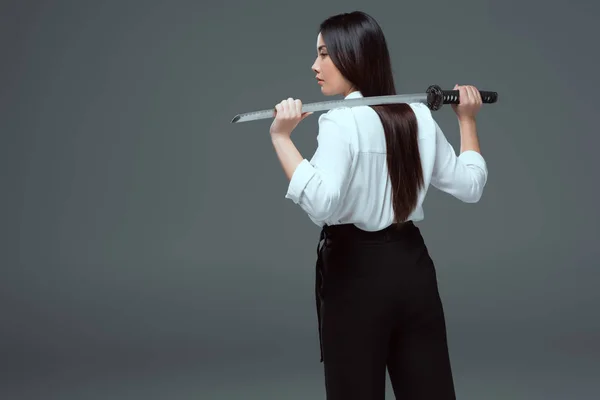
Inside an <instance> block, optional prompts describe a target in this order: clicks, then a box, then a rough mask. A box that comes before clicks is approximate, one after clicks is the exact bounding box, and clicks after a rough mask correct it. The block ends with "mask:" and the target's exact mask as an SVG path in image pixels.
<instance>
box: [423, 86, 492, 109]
mask: <svg viewBox="0 0 600 400" xmlns="http://www.w3.org/2000/svg"><path fill="white" fill-rule="evenodd" d="M426 93H427V107H429V109H430V110H433V111H436V110H439V109H440V108H442V105H444V104H460V92H459V91H458V90H442V88H440V87H439V86H438V85H431V86H429V87H428V88H427V92H426ZM479 94H480V95H481V100H482V102H483V103H484V104H491V103H495V102H497V101H498V93H496V92H489V91H484V90H480V91H479Z"/></svg>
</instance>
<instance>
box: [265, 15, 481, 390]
mask: <svg viewBox="0 0 600 400" xmlns="http://www.w3.org/2000/svg"><path fill="white" fill-rule="evenodd" d="M317 53H318V54H317V59H316V61H315V63H314V64H313V66H312V69H313V71H314V72H315V74H316V78H317V79H318V83H319V85H321V91H322V92H323V94H324V95H326V96H332V95H343V96H344V98H346V99H350V98H357V97H362V96H382V95H392V94H396V91H395V88H394V80H393V77H392V69H391V65H390V57H389V54H388V49H387V44H386V40H385V38H384V35H383V33H382V31H381V29H380V27H379V25H378V24H377V22H376V21H375V20H374V19H373V18H372V17H370V16H369V15H367V14H365V13H362V12H352V13H344V14H340V15H335V16H332V17H330V18H328V19H327V20H325V21H324V22H323V23H322V24H321V25H320V29H319V34H318V37H317ZM455 89H457V90H459V91H460V104H459V105H453V109H454V111H455V112H456V114H457V116H458V121H459V125H460V131H461V151H460V155H459V156H457V155H456V153H455V152H454V149H453V147H452V146H451V145H450V144H449V143H448V141H447V140H446V138H445V136H444V134H443V132H442V131H441V129H440V127H439V126H438V124H437V123H436V122H435V120H434V119H433V117H432V115H431V112H430V110H429V109H428V108H427V107H426V106H425V105H423V104H420V103H415V104H394V105H383V106H372V107H369V106H361V107H352V108H349V107H345V108H338V109H334V110H330V111H329V112H327V113H325V114H322V115H321V116H320V117H319V133H318V137H317V141H318V147H317V150H316V152H315V154H314V156H313V157H312V159H311V160H310V161H308V160H306V159H304V158H303V156H302V155H301V154H300V153H299V152H298V150H297V149H296V147H295V146H294V144H293V143H292V141H291V139H290V134H291V132H292V130H293V129H294V128H295V127H296V126H297V125H298V123H299V122H300V121H301V120H303V119H304V118H306V117H307V116H308V115H310V114H311V113H302V112H301V108H302V103H301V102H300V100H295V99H292V98H289V99H287V100H283V101H282V102H281V103H279V104H277V105H276V106H275V108H276V115H275V119H274V121H273V123H272V125H271V129H270V133H271V138H272V143H273V146H274V148H275V150H276V152H277V155H278V158H279V160H280V162H281V164H282V166H283V169H284V171H285V173H286V175H287V177H288V179H289V180H290V182H289V187H288V191H287V194H286V198H289V199H291V200H292V201H294V202H295V203H296V204H298V205H299V206H300V207H301V208H302V209H303V210H304V211H305V212H306V213H307V214H308V216H309V217H310V219H311V220H312V221H313V222H314V223H315V224H317V225H318V226H320V227H322V231H321V240H320V241H319V246H317V249H318V250H317V253H318V260H317V282H316V294H317V314H318V322H319V340H320V343H321V361H322V362H323V363H324V372H325V386H326V392H327V399H328V400H337V399H344V400H350V399H364V400H366V399H369V400H376V399H383V398H384V395H385V379H386V367H387V369H388V372H389V375H390V380H391V383H392V387H393V390H394V393H395V396H396V397H397V398H398V399H407V400H408V399H410V400H415V399H426V400H444V399H455V391H454V383H453V378H452V371H451V367H450V360H449V353H448V345H447V339H446V327H445V320H444V312H443V308H442V304H441V301H440V297H439V293H438V286H437V280H436V272H435V267H434V264H433V262H432V260H431V258H430V256H429V254H428V251H427V247H426V245H425V243H424V240H423V238H422V236H421V233H420V231H419V229H418V228H417V227H416V226H415V225H414V221H420V220H422V219H423V218H424V214H423V208H422V203H423V200H424V197H425V194H426V192H427V189H428V187H429V185H432V186H434V187H436V188H438V189H440V190H442V191H444V192H447V193H449V194H451V195H453V196H454V197H456V198H458V199H460V200H462V201H464V202H468V203H474V202H477V201H478V200H479V199H480V197H481V195H482V192H483V188H484V185H485V183H486V180H487V167H486V163H485V160H484V159H483V157H482V156H481V154H480V149H479V143H478V139H477V134H476V123H475V115H476V113H477V112H478V110H479V108H480V107H481V102H482V101H481V97H480V94H479V92H478V90H477V89H475V88H474V87H472V86H458V85H456V86H455ZM321 242H323V243H322V247H321Z"/></svg>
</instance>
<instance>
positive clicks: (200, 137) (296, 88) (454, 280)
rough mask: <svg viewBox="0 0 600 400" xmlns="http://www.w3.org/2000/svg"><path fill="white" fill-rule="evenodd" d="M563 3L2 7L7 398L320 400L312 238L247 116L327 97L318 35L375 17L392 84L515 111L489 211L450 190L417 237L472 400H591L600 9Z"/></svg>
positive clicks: (494, 152)
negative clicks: (335, 20) (434, 276)
mask: <svg viewBox="0 0 600 400" xmlns="http://www.w3.org/2000/svg"><path fill="white" fill-rule="evenodd" d="M562 3H563V4H560V3H554V4H553V5H550V4H548V2H542V1H539V0H538V1H536V0H528V1H523V2H517V1H515V0H509V1H506V0H505V1H501V2H500V1H494V2H492V1H480V0H477V1H476V0H472V1H464V0H463V1H453V2H447V1H441V0H438V1H427V2H416V1H412V2H391V3H390V2H366V3H365V2H359V1H328V2H320V1H304V2H293V3H292V2H264V3H255V2H242V1H230V2H194V1H169V2H167V1H163V2H160V1H112V2H98V1H81V0H79V1H66V0H63V1H58V0H56V1H52V2H50V1H38V2H33V1H3V2H2V3H1V8H0V34H1V35H0V40H1V48H2V62H1V63H0V72H1V77H2V81H1V86H0V101H1V113H2V114H1V120H0V121H1V122H0V123H1V125H0V128H1V132H2V136H1V137H2V142H1V143H2V144H1V146H0V148H1V151H2V155H1V157H0V160H1V161H0V162H1V163H2V169H1V171H2V196H1V197H0V201H1V208H0V209H1V210H2V222H1V223H0V227H1V233H2V241H1V243H2V245H1V246H2V247H1V249H2V253H1V254H2V259H1V261H2V262H1V268H2V269H1V272H2V275H1V278H0V296H1V297H0V318H1V320H0V352H1V354H0V366H1V371H0V372H1V373H0V398H2V399H42V398H43V399H112V400H117V399H234V398H239V399H246V398H257V399H317V398H324V386H323V377H322V364H320V363H319V362H318V341H317V330H316V316H315V309H314V294H313V282H314V262H315V257H316V254H315V249H316V245H317V240H318V233H319V230H318V227H316V226H315V225H313V224H312V223H311V222H310V220H309V219H308V217H306V216H305V215H304V214H303V212H302V211H301V209H300V208H299V207H297V206H295V205H294V204H293V203H292V202H291V201H289V200H286V199H284V195H285V191H286V189H287V181H286V179H285V175H284V173H283V171H282V169H281V167H280V165H279V161H278V160H277V157H276V154H275V152H274V150H273V148H272V145H271V143H270V140H269V136H268V128H269V124H270V121H268V120H263V121H258V122H252V123H247V124H239V125H233V124H230V123H229V121H230V120H231V118H232V117H233V116H234V115H235V114H237V113H240V112H245V111H253V110H258V109H263V108H268V107H271V106H272V105H274V104H275V103H277V102H279V101H280V100H282V99H284V98H287V97H289V96H291V97H294V98H300V99H302V100H303V101H304V102H311V101H319V100H326V99H331V98H324V97H323V96H322V95H321V93H320V88H319V86H318V85H317V84H316V82H315V81H314V74H313V72H312V71H311V70H310V66H311V65H312V63H313V61H314V57H315V55H316V51H315V45H316V34H317V32H316V30H317V28H318V24H319V22H321V20H323V19H325V18H326V17H328V16H330V15H332V14H337V13H340V12H346V11H353V10H357V9H358V10H363V11H366V12H368V13H370V14H371V15H372V16H374V17H375V18H376V19H377V20H378V21H379V23H380V24H381V26H382V28H383V29H384V32H385V34H386V37H387V40H388V44H389V46H390V52H391V55H392V61H393V68H394V72H395V76H396V84H397V89H398V91H399V92H409V93H412V92H421V91H423V90H424V89H425V88H427V86H429V85H430V84H433V83H436V84H440V85H442V86H443V87H444V88H451V87H453V85H454V84H455V83H459V84H473V85H475V86H477V87H479V88H480V89H484V90H495V91H498V92H499V94H500V101H499V103H498V104H496V105H493V106H485V107H484V108H483V110H482V111H481V113H480V117H479V133H480V141H481V146H482V151H483V154H484V157H485V158H486V160H487V162H488V165H489V171H490V175H489V181H488V184H487V187H486V190H485V193H484V196H483V198H482V199H481V201H480V202H479V203H477V204H464V203H461V202H459V201H458V200H456V199H453V198H451V197H450V196H448V195H446V194H443V193H441V192H439V191H436V190H432V191H430V192H429V194H428V197H427V199H426V202H425V216H426V219H425V221H423V222H421V223H419V226H420V227H421V229H422V232H423V234H424V236H425V239H426V242H427V244H428V246H429V248H430V252H431V254H432V257H433V258H434V261H435V262H436V266H437V269H438V277H439V285H440V291H441V293H442V298H443V301H444V305H445V310H446V316H447V325H448V335H449V340H450V347H451V356H452V362H453V367H454V373H455V379H456V387H457V393H458V397H459V398H460V399H463V400H467V399H481V398H485V399H508V398H510V399H513V400H517V399H528V400H532V399H546V400H548V399H593V398H598V394H599V393H600V391H599V390H598V374H599V373H598V371H600V345H599V344H598V343H599V339H600V321H599V319H598V315H599V313H598V309H597V308H598V305H599V304H600V295H599V294H598V290H597V286H598V278H599V277H600V272H599V269H598V257H599V256H600V254H599V253H600V250H599V246H598V238H599V231H600V228H599V222H600V221H599V215H600V213H599V212H598V209H597V207H598V204H599V196H598V174H597V171H598V166H597V164H596V161H597V158H596V157H595V155H596V151H597V148H598V146H599V145H600V140H599V139H598V135H597V133H598V131H597V127H596V120H597V118H596V117H595V113H596V112H597V94H598V89H599V88H598V84H597V81H596V79H597V65H598V52H597V43H596V42H595V40H596V39H597V38H598V36H599V35H598V33H599V32H598V29H597V28H594V24H596V22H597V18H598V14H599V7H598V5H597V4H596V3H592V2H584V1H575V2H571V4H570V5H569V6H567V5H566V4H564V3H565V2H562ZM586 4H587V5H586ZM592 4H594V5H592ZM434 115H435V117H436V119H437V120H438V122H439V123H440V125H441V126H442V128H443V129H444V131H445V133H446V135H447V137H448V139H449V140H450V142H451V143H452V144H453V145H454V147H455V149H456V150H458V149H459V148H460V139H459V132H458V126H457V124H456V119H455V116H454V113H453V112H452V110H451V108H449V107H448V108H444V109H442V110H440V111H437V112H436V113H435V114H434ZM317 117H318V114H316V115H314V116H312V117H310V118H308V119H306V120H305V121H303V122H302V123H301V125H300V126H299V127H298V128H297V129H296V130H295V131H294V133H293V135H292V138H293V140H294V142H295V143H296V145H297V146H298V148H299V150H300V152H301V153H302V154H303V156H304V157H306V158H309V157H310V156H311V155H312V152H313V151H314V150H315V148H316V132H317ZM388 385H389V383H388ZM390 390H391V389H390V387H389V386H388V393H389V394H390V396H389V398H392V396H391V391H390Z"/></svg>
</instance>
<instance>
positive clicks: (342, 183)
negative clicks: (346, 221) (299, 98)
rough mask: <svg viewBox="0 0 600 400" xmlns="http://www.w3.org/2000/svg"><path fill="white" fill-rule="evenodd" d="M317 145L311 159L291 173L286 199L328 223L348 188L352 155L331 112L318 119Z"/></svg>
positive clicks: (313, 217) (346, 139) (344, 135)
mask: <svg viewBox="0 0 600 400" xmlns="http://www.w3.org/2000/svg"><path fill="white" fill-rule="evenodd" d="M317 143H318V145H317V149H316V151H315V153H314V155H313V157H312V158H311V160H310V161H308V160H307V159H303V160H302V162H300V164H299V165H298V167H297V168H296V170H295V171H294V173H293V174H292V178H291V179H290V183H289V186H288V190H287V193H286V195H285V197H286V198H288V199H291V200H292V201H293V202H294V203H296V204H298V205H299V206H300V207H301V208H302V209H303V210H304V211H305V212H306V213H307V214H308V215H309V216H310V217H311V219H313V220H314V221H325V220H327V219H329V218H330V217H331V216H332V215H333V213H335V211H336V210H337V208H338V206H339V205H340V203H341V200H342V199H343V198H344V195H345V193H346V191H347V189H348V183H349V180H350V170H351V166H352V160H353V152H352V146H351V143H350V141H349V140H348V137H347V133H346V134H345V132H344V130H343V129H342V127H341V126H340V124H339V123H337V122H336V121H335V119H334V118H333V116H332V115H331V113H327V114H322V115H321V116H320V117H319V134H318V135H317Z"/></svg>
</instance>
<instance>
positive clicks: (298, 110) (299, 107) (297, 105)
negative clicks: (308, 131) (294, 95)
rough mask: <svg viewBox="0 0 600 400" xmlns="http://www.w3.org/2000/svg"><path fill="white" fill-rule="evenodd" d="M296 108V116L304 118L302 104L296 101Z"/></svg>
mask: <svg viewBox="0 0 600 400" xmlns="http://www.w3.org/2000/svg"><path fill="white" fill-rule="evenodd" d="M294 106H295V107H296V115H298V116H302V102H301V101H300V100H299V99H296V100H294Z"/></svg>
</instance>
